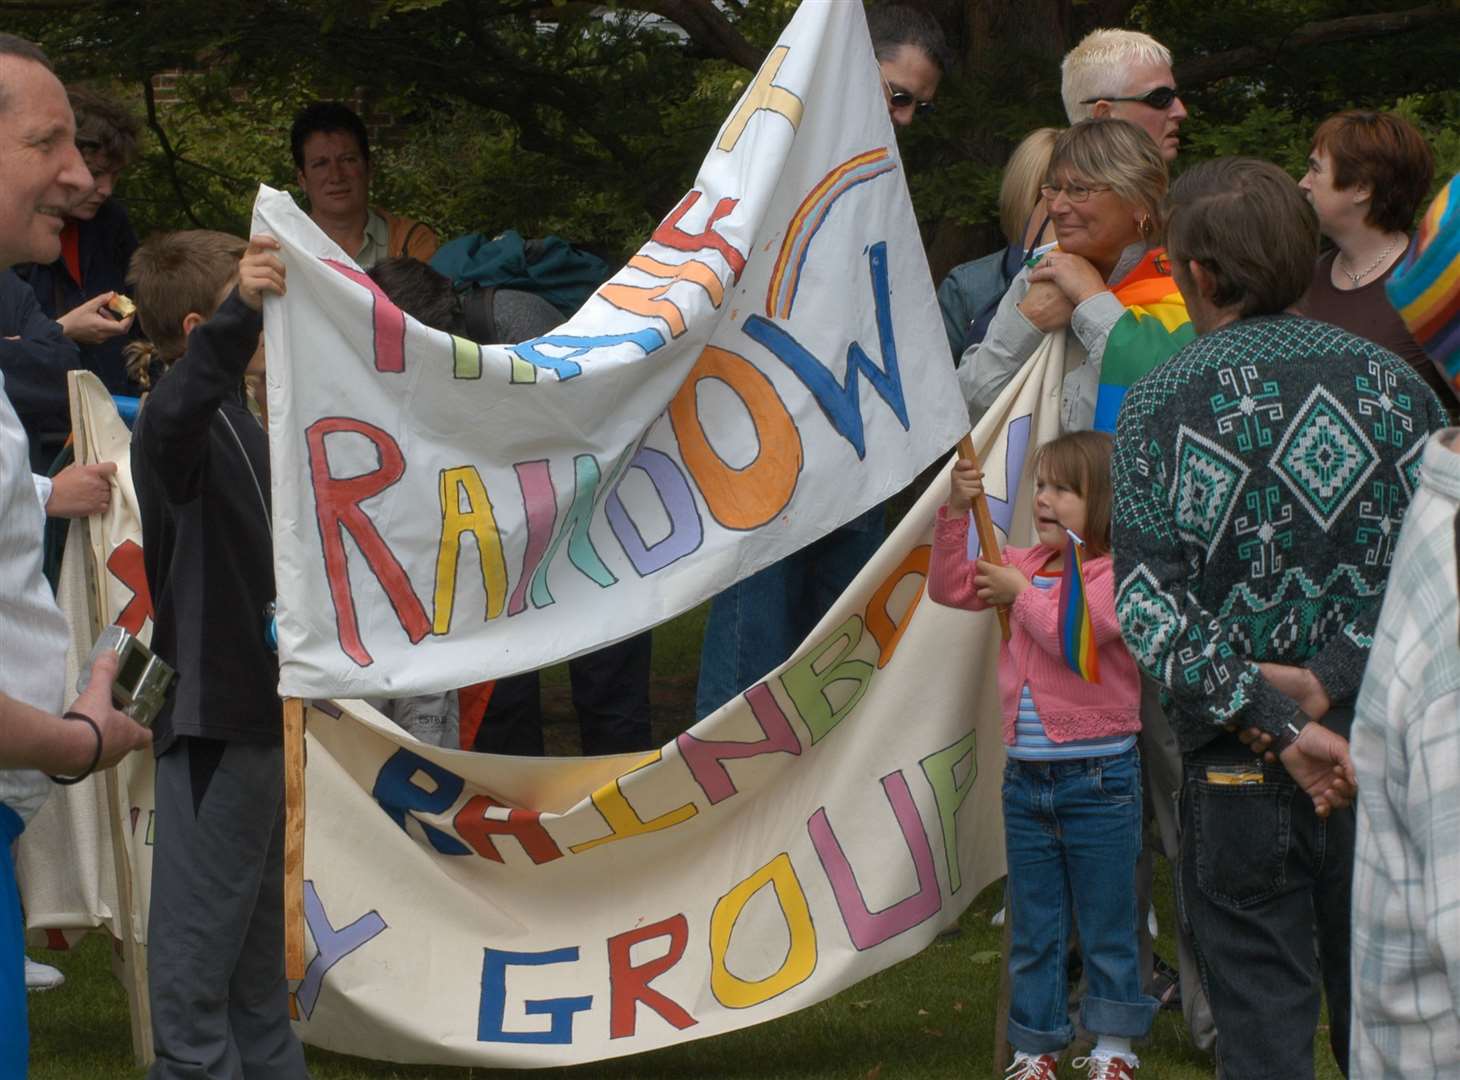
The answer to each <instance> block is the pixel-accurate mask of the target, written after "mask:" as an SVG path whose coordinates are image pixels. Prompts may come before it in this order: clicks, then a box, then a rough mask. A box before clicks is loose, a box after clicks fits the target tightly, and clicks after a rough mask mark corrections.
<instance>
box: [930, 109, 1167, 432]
mask: <svg viewBox="0 0 1460 1080" xmlns="http://www.w3.org/2000/svg"><path fill="white" fill-rule="evenodd" d="M1166 187H1167V176H1166V163H1165V161H1164V160H1163V159H1162V157H1161V152H1160V150H1159V149H1157V147H1156V144H1155V143H1154V142H1152V141H1151V138H1150V136H1149V135H1147V134H1146V133H1145V132H1144V131H1143V130H1141V129H1140V128H1138V127H1136V126H1135V125H1134V124H1131V123H1128V122H1126V121H1124V120H1112V119H1104V120H1085V121H1082V122H1080V123H1078V124H1076V125H1074V126H1073V127H1071V128H1070V129H1069V130H1068V131H1066V132H1065V133H1064V134H1062V135H1061V136H1060V137H1059V140H1058V141H1057V142H1056V143H1055V148H1054V154H1053V156H1052V157H1051V158H1050V163H1049V172H1048V175H1047V176H1046V178H1045V183H1044V186H1043V187H1042V188H1041V189H1040V192H1041V194H1042V195H1043V197H1044V204H1045V209H1046V211H1047V212H1048V214H1049V216H1050V220H1051V221H1052V222H1053V223H1054V230H1055V236H1056V238H1057V239H1058V241H1059V246H1058V247H1057V248H1055V249H1054V250H1053V251H1051V252H1049V253H1048V254H1046V255H1045V256H1043V257H1042V258H1041V259H1039V260H1038V262H1037V263H1036V264H1035V265H1034V266H1032V267H1026V268H1025V269H1024V270H1022V271H1020V273H1019V276H1018V277H1016V278H1015V279H1014V282H1013V284H1012V285H1010V287H1009V291H1008V292H1007V293H1005V294H1004V299H1003V301H1002V302H1001V303H1000V304H999V310H998V312H997V314H995V315H994V318H993V322H992V323H990V325H989V330H988V334H987V335H986V336H985V337H984V339H983V341H981V342H979V343H978V344H976V345H971V346H969V348H968V349H967V350H965V352H964V353H963V357H962V358H961V359H960V360H959V363H958V382H959V385H960V386H961V387H962V390H963V397H964V400H965V401H966V402H967V403H968V411H969V419H970V420H971V421H974V422H976V421H977V420H978V418H979V417H980V416H982V415H983V413H984V412H985V411H986V410H987V409H988V408H989V407H990V406H991V405H992V404H993V403H994V401H995V400H996V399H997V398H998V396H999V393H1000V392H1001V391H1002V390H1003V389H1004V387H1005V386H1006V385H1007V384H1008V382H1009V380H1010V379H1012V378H1013V377H1014V374H1015V373H1016V372H1017V371H1018V370H1019V369H1020V368H1021V367H1023V366H1024V363H1025V361H1027V360H1028V359H1029V358H1030V357H1031V356H1033V355H1034V352H1035V350H1036V349H1037V348H1038V347H1039V345H1040V343H1041V342H1042V341H1043V340H1044V338H1045V335H1047V334H1052V333H1055V332H1057V331H1060V330H1064V329H1069V330H1071V331H1073V333H1072V334H1070V335H1069V336H1068V337H1067V339H1066V347H1067V352H1066V361H1065V363H1066V372H1067V373H1066V375H1065V380H1064V390H1063V393H1062V395H1061V401H1060V425H1061V427H1062V428H1063V429H1064V430H1066V431H1075V430H1079V429H1082V428H1088V427H1090V426H1091V421H1092V420H1093V418H1094V415H1095V399H1096V394H1097V390H1098V387H1099V383H1100V365H1101V360H1102V358H1103V356H1104V352H1105V339H1106V337H1107V336H1108V335H1109V333H1110V330H1111V328H1112V327H1113V326H1114V325H1115V324H1116V323H1117V322H1118V321H1119V320H1120V318H1121V316H1122V315H1124V314H1125V312H1126V309H1125V307H1124V305H1123V304H1121V302H1120V301H1119V300H1118V299H1116V297H1115V294H1114V293H1113V292H1111V287H1112V286H1113V285H1116V284H1118V283H1119V282H1120V280H1121V279H1122V278H1123V277H1125V275H1126V274H1127V273H1129V272H1130V271H1131V269H1132V268H1134V267H1135V266H1136V265H1137V264H1138V263H1139V262H1140V261H1141V259H1142V258H1143V257H1144V256H1145V254H1146V252H1147V250H1148V248H1149V247H1151V246H1153V245H1154V244H1155V243H1156V242H1157V240H1158V238H1159V235H1160V231H1161V229H1160V222H1161V218H1160V207H1161V200H1162V199H1163V198H1164V197H1165V195H1166Z"/></svg>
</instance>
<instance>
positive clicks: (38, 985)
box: [25, 956, 66, 990]
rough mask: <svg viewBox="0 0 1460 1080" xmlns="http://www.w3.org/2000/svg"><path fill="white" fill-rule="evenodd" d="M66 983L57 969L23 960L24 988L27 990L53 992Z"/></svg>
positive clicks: (36, 961)
mask: <svg viewBox="0 0 1460 1080" xmlns="http://www.w3.org/2000/svg"><path fill="white" fill-rule="evenodd" d="M65 981H66V976H64V975H62V974H61V970H60V969H59V968H53V967H51V965H50V964H42V963H40V962H39V961H38V960H32V959H31V958H30V957H28V956H27V957H26V958H25V988H26V989H27V990H54V989H55V988H56V987H58V986H60V985H61V984H62V983H63V982H65Z"/></svg>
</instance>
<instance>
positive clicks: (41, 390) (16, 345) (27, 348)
mask: <svg viewBox="0 0 1460 1080" xmlns="http://www.w3.org/2000/svg"><path fill="white" fill-rule="evenodd" d="M11 338H14V339H16V340H13V341H12V340H10V339H11ZM80 366H81V357H80V356H79V355H78V354H77V352H76V346H75V344H73V343H72V342H71V341H70V339H68V338H67V337H66V335H64V334H63V333H61V327H60V326H59V325H58V324H57V323H55V322H53V321H52V320H51V319H49V318H48V317H47V316H46V314H45V313H44V312H43V311H41V308H40V305H39V304H38V303H37V302H36V298H35V293H33V292H31V291H30V286H28V285H26V283H25V282H23V281H21V280H20V279H19V278H18V277H16V276H15V275H14V274H13V273H11V272H10V271H9V270H0V372H3V373H4V375H5V393H6V394H7V395H8V396H9V397H10V403H11V404H12V405H14V406H15V411H16V413H17V414H18V415H19V416H20V422H21V424H22V425H23V426H24V427H25V434H26V437H27V438H28V439H29V440H30V470H31V472H38V473H41V474H42V475H44V474H46V473H48V472H49V471H50V465H51V461H52V460H54V458H55V456H56V454H57V452H58V451H59V450H60V449H61V445H62V444H63V443H64V442H65V441H66V435H67V434H68V433H69V432H70V430H71V406H70V400H69V398H68V396H67V391H66V372H68V371H70V370H72V369H73V368H78V367H80Z"/></svg>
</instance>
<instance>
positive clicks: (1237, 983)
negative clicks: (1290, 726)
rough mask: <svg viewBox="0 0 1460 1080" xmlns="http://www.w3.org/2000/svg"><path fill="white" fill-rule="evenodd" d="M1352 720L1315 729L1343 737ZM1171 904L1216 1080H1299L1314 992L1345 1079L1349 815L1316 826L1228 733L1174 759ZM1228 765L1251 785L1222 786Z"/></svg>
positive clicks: (1294, 793) (1348, 715) (1303, 1078)
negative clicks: (1180, 777) (1201, 1004)
mask: <svg viewBox="0 0 1460 1080" xmlns="http://www.w3.org/2000/svg"><path fill="white" fill-rule="evenodd" d="M1352 716H1353V714H1352V710H1351V709H1340V708H1335V709H1333V710H1331V711H1330V713H1329V715H1328V716H1327V717H1325V718H1324V726H1325V727H1329V728H1332V729H1334V730H1336V731H1338V732H1339V733H1340V734H1342V735H1344V736H1345V737H1347V735H1348V726H1349V724H1350V723H1351V722H1352ZM1184 761H1185V766H1186V780H1185V783H1184V784H1183V786H1182V794H1181V860H1180V863H1179V865H1178V868H1177V888H1176V897H1177V903H1178V904H1179V905H1180V908H1181V917H1182V918H1183V919H1184V920H1185V921H1186V922H1187V924H1188V925H1189V926H1190V927H1191V931H1192V937H1193V939H1194V941H1195V944H1196V955H1197V962H1198V965H1199V967H1200V969H1201V976H1202V983H1203V984H1204V985H1205V987H1206V991H1207V997H1208V998H1209V999H1210V1000H1211V1005H1212V1016H1213V1018H1214V1019H1215V1020H1216V1023H1217V1074H1218V1076H1219V1077H1221V1078H1223V1080H1279V1078H1281V1080H1311V1078H1312V1076H1313V1036H1314V1033H1315V1031H1316V1028H1317V1024H1318V1005H1319V997H1320V990H1322V991H1323V992H1324V993H1326V994H1327V996H1328V1022H1329V1045H1330V1047H1331V1048H1332V1050H1333V1055H1334V1058H1335V1059H1336V1060H1337V1061H1338V1065H1339V1068H1340V1069H1341V1070H1342V1071H1343V1073H1344V1075H1348V1037H1349V1005H1350V999H1349V907H1350V902H1349V901H1350V896H1351V894H1352V885H1351V882H1350V878H1351V876H1352V874H1353V859H1354V812H1353V809H1352V808H1349V809H1347V810H1338V811H1335V812H1334V813H1332V814H1331V815H1330V816H1329V817H1327V818H1320V817H1318V816H1317V815H1316V814H1315V813H1314V812H1313V800H1312V799H1310V798H1309V797H1308V796H1307V795H1306V794H1304V793H1303V791H1302V790H1301V789H1300V788H1299V787H1298V786H1297V785H1296V784H1295V783H1294V782H1293V780H1292V778H1291V777H1290V776H1289V775H1288V773H1287V770H1286V769H1284V768H1283V767H1282V766H1281V765H1267V766H1263V765H1261V764H1260V763H1259V762H1258V760H1257V758H1256V757H1254V756H1253V754H1252V753H1251V752H1250V751H1249V750H1248V749H1247V748H1246V747H1245V746H1243V745H1242V744H1241V743H1240V742H1238V740H1237V737H1236V736H1235V735H1223V736H1221V737H1220V738H1218V739H1217V740H1215V741H1214V742H1211V743H1208V744H1207V745H1206V746H1203V747H1201V748H1200V749H1198V750H1194V751H1191V752H1189V753H1187V754H1185V755H1184ZM1233 764H1240V765H1241V766H1242V767H1244V768H1247V769H1250V770H1252V771H1253V772H1254V773H1255V772H1259V771H1260V772H1261V773H1262V782H1261V783H1254V784H1240V785H1233V784H1222V783H1218V782H1214V781H1212V780H1209V779H1208V775H1209V773H1208V770H1210V769H1218V770H1220V769H1222V768H1224V767H1228V766H1231V765H1233Z"/></svg>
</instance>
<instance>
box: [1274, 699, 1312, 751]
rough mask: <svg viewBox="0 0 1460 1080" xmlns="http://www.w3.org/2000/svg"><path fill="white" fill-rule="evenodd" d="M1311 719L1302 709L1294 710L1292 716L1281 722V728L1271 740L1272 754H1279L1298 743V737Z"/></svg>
mask: <svg viewBox="0 0 1460 1080" xmlns="http://www.w3.org/2000/svg"><path fill="white" fill-rule="evenodd" d="M1312 719H1313V718H1312V717H1311V716H1309V715H1308V714H1307V713H1305V712H1304V711H1303V710H1302V709H1294V710H1293V715H1292V716H1290V717H1289V718H1288V719H1287V720H1284V721H1283V726H1282V727H1281V728H1280V729H1279V730H1278V734H1277V735H1276V737H1274V738H1273V741H1272V749H1273V752H1274V753H1277V754H1281V753H1282V752H1283V751H1284V750H1286V749H1287V748H1288V747H1290V746H1292V745H1293V743H1295V742H1297V741H1298V735H1299V734H1300V733H1301V732H1302V730H1303V729H1304V728H1305V727H1307V726H1308V724H1309V723H1310V722H1311V721H1312Z"/></svg>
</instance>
